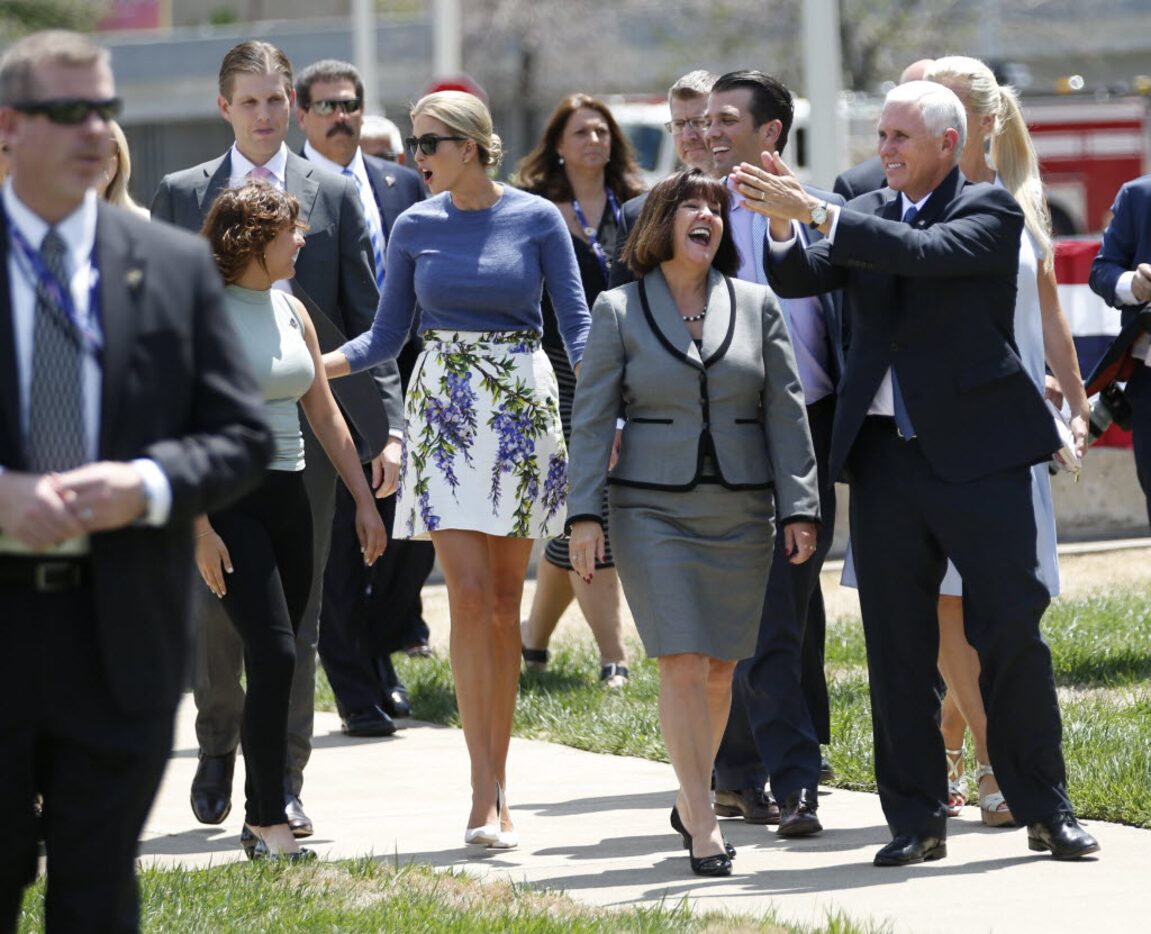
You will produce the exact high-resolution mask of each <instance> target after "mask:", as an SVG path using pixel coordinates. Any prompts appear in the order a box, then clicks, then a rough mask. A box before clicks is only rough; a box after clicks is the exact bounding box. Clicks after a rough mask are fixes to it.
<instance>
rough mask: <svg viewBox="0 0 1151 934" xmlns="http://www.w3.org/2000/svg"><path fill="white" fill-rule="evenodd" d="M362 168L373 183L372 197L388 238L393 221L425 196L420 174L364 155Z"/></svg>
mask: <svg viewBox="0 0 1151 934" xmlns="http://www.w3.org/2000/svg"><path fill="white" fill-rule="evenodd" d="M364 168H366V169H367V171H368V181H370V182H371V183H372V195H373V196H374V197H375V199H376V206H377V207H378V208H379V209H380V218H381V219H382V220H383V222H384V235H385V236H389V235H390V234H391V232H392V225H393V224H395V222H396V218H397V217H399V216H400V215H401V214H403V213H404V211H406V210H407V209H408V208H410V207H411V206H412V205H413V204H415V203H416V202H417V201H423V200H424V198H425V197H427V195H426V194H425V192H424V183H423V181H421V179H420V173H419V172H416V171H415V170H414V169H409V168H408V167H407V166H404V165H400V164H399V163H397V162H389V161H388V160H387V159H380V158H379V157H378V156H369V155H368V154H367V153H364Z"/></svg>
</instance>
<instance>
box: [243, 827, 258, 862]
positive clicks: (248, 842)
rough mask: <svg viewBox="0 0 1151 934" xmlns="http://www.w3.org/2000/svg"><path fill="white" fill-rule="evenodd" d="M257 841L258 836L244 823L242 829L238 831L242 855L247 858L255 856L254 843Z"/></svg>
mask: <svg viewBox="0 0 1151 934" xmlns="http://www.w3.org/2000/svg"><path fill="white" fill-rule="evenodd" d="M259 842H260V838H259V837H257V836H256V835H255V834H254V833H253V832H252V828H251V827H249V826H248V825H247V824H245V825H244V829H243V830H241V831H240V849H241V850H243V851H244V855H245V856H246V857H248V859H255V858H256V844H257V843H259Z"/></svg>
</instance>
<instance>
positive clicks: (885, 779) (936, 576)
mask: <svg viewBox="0 0 1151 934" xmlns="http://www.w3.org/2000/svg"><path fill="white" fill-rule="evenodd" d="M850 468H851V472H852V484H851V545H852V553H853V556H854V559H855V569H856V575H857V577H858V580H859V602H860V609H861V611H862V615H863V631H864V636H865V638H866V641H867V666H868V673H869V678H870V693H871V721H872V732H873V735H874V742H875V778H876V783H877V785H878V787H879V798H880V803H881V804H882V806H883V812H884V815H885V816H886V817H887V822H888V825H889V826H890V828H891V830H892V832H893V833H895V834H898V833H920V834H926V835H931V836H945V835H946V823H947V815H946V808H945V802H946V800H947V773H946V769H945V767H944V757H943V737H942V734H941V733H940V732H939V705H940V695H939V691H938V688H937V678H936V674H935V672H936V664H937V661H938V656H939V618H938V616H939V614H938V603H939V584H940V582H941V581H942V579H943V574H944V571H945V570H946V567H947V561H946V557H945V555H944V552H943V549H942V547H941V546H940V543H939V542H938V540H937V539H936V538H935V536H934V535H933V534H932V532H931V529H930V525H929V521H928V514H929V509H930V507H931V499H932V493H933V489H934V484H935V483H936V480H935V478H934V476H933V475H932V473H931V470H930V468H929V467H928V465H927V462H926V460H925V459H924V458H923V455H922V452H920V450H919V443H918V442H917V441H910V442H908V441H903V440H902V439H901V438H900V437H899V436H898V434H897V433H896V431H895V428H894V424H893V423H892V421H891V420H890V419H874V418H868V419H866V420H865V422H864V425H863V427H862V428H861V429H860V432H859V436H858V438H857V439H856V441H855V445H854V447H853V448H852V453H851V458H850ZM1032 549H1033V550H1034V543H1032Z"/></svg>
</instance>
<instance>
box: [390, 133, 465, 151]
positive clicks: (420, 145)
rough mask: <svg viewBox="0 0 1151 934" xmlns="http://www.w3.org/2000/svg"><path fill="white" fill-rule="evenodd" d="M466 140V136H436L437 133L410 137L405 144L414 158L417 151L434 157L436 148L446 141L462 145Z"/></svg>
mask: <svg viewBox="0 0 1151 934" xmlns="http://www.w3.org/2000/svg"><path fill="white" fill-rule="evenodd" d="M466 139H467V137H466V136H436V134H435V133H425V134H424V135H423V136H409V137H408V138H407V140H405V142H406V143H407V144H408V152H410V153H411V154H412V155H413V156H414V155H415V154H416V150H417V149H418V150H419V151H420V152H422V153H423V154H424V155H425V156H434V155H435V154H436V147H437V146H439V144H440V143H442V142H444V141H445V140H452V141H454V142H457V143H462V142H464V141H465V140H466Z"/></svg>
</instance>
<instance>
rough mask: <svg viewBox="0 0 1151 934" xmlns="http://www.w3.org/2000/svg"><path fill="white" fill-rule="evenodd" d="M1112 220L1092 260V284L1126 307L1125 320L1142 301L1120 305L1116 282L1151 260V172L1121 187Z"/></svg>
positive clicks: (1115, 303)
mask: <svg viewBox="0 0 1151 934" xmlns="http://www.w3.org/2000/svg"><path fill="white" fill-rule="evenodd" d="M1111 214H1112V217H1111V223H1110V224H1109V225H1108V226H1107V229H1106V230H1105V231H1103V244H1102V246H1100V248H1099V255H1098V256H1096V257H1095V262H1093V263H1092V264H1091V279H1090V283H1091V288H1092V290H1093V291H1094V292H1096V293H1097V294H1098V295H1100V296H1101V297H1102V298H1103V300H1104V301H1106V302H1107V304H1109V305H1113V306H1115V307H1121V308H1122V309H1123V323H1124V324H1127V323H1128V322H1129V321H1130V320H1131V319H1132V318H1134V317H1135V312H1137V311H1138V310H1139V308H1140V307H1141V306H1140V305H1122V306H1121V305H1120V304H1119V302H1118V301H1117V299H1116V295H1115V286H1116V285H1117V284H1118V282H1119V277H1120V276H1121V275H1123V273H1125V272H1127V271H1128V270H1131V269H1134V268H1135V267H1136V266H1138V265H1139V264H1140V263H1151V175H1144V176H1143V177H1142V178H1137V179H1134V180H1133V181H1130V182H1128V183H1127V184H1126V185H1124V186H1123V187H1122V188H1120V189H1119V194H1118V195H1116V196H1115V203H1114V204H1113V205H1112V206H1111Z"/></svg>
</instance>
